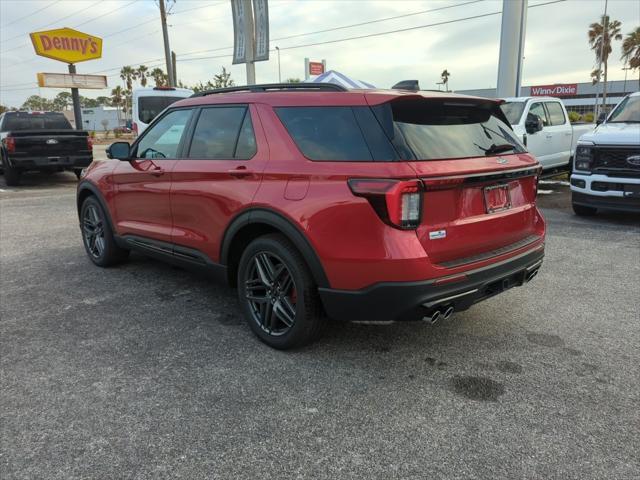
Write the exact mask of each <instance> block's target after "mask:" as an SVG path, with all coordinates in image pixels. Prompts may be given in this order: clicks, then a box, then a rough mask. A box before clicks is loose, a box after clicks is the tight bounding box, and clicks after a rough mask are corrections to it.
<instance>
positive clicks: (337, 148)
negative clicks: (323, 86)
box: [276, 107, 373, 162]
mask: <svg viewBox="0 0 640 480" xmlns="http://www.w3.org/2000/svg"><path fill="white" fill-rule="evenodd" d="M276 113H277V115H278V117H280V120H281V121H282V123H283V124H284V126H285V127H286V129H287V131H288V132H289V134H290V135H291V137H292V138H293V141H294V142H295V143H296V145H297V146H298V148H299V149H300V151H301V152H302V153H303V154H304V156H305V157H307V158H309V159H310V160H327V161H345V162H349V161H353V162H357V161H372V160H373V158H372V156H371V152H370V151H369V148H368V146H367V143H366V142H365V139H364V136H363V134H362V131H361V130H360V127H359V126H358V123H357V122H356V117H355V115H354V113H353V110H352V108H351V107H281V108H276Z"/></svg>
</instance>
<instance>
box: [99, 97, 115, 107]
mask: <svg viewBox="0 0 640 480" xmlns="http://www.w3.org/2000/svg"><path fill="white" fill-rule="evenodd" d="M96 102H98V105H99V106H102V107H110V106H111V99H110V98H109V97H103V96H100V97H97V98H96Z"/></svg>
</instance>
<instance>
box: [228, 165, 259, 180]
mask: <svg viewBox="0 0 640 480" xmlns="http://www.w3.org/2000/svg"><path fill="white" fill-rule="evenodd" d="M227 173H228V174H229V175H231V176H232V177H236V178H240V177H246V176H248V175H252V174H253V172H252V171H251V170H247V167H245V166H244V165H241V166H239V167H236V168H234V169H232V170H227Z"/></svg>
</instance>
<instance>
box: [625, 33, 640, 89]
mask: <svg viewBox="0 0 640 480" xmlns="http://www.w3.org/2000/svg"><path fill="white" fill-rule="evenodd" d="M620 58H621V59H622V60H624V62H625V63H628V64H629V68H630V69H631V70H636V69H638V73H639V77H638V86H639V87H640V27H636V29H635V30H634V31H633V32H631V33H628V34H627V36H626V37H625V39H624V40H623V42H622V57H620Z"/></svg>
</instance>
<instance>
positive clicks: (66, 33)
mask: <svg viewBox="0 0 640 480" xmlns="http://www.w3.org/2000/svg"><path fill="white" fill-rule="evenodd" d="M30 36H31V42H32V43H33V48H35V50H36V53H37V54H38V55H40V56H42V57H48V58H52V59H54V60H60V61H61V62H66V63H77V62H84V61H86V60H93V59H96V58H100V57H102V39H101V38H98V37H94V36H93V35H89V34H87V33H82V32H78V31H77V30H73V29H71V28H59V29H57V30H47V31H45V32H34V33H31V34H30Z"/></svg>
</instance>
